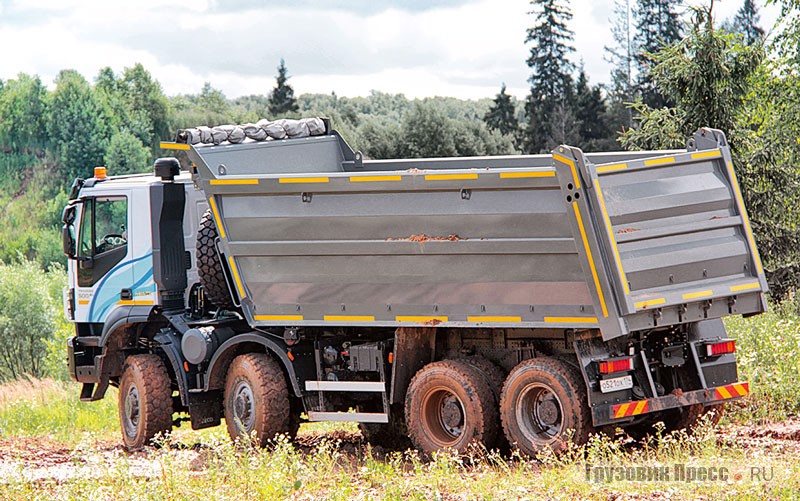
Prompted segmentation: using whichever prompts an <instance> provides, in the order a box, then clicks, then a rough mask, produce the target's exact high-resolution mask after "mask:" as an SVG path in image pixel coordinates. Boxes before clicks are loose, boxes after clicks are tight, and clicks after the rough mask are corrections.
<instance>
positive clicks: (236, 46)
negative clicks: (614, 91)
mask: <svg viewBox="0 0 800 501" xmlns="http://www.w3.org/2000/svg"><path fill="white" fill-rule="evenodd" d="M570 5H571V8H572V12H573V16H574V17H573V19H572V22H571V23H570V28H571V29H572V30H573V31H574V33H575V48H576V52H575V53H574V54H573V59H574V62H575V63H576V64H580V62H581V61H582V62H583V64H584V65H585V68H586V72H587V74H588V75H589V79H590V82H592V83H599V82H607V81H608V79H609V71H610V66H609V64H608V63H607V62H606V61H605V60H604V56H605V53H604V51H603V47H604V46H606V45H610V44H611V42H612V39H611V22H610V18H612V16H613V5H614V0H594V1H593V0H572V1H571V2H570ZM714 5H715V7H714V9H715V12H716V18H717V19H718V20H722V19H725V18H727V17H732V16H733V15H734V14H735V12H736V10H737V9H738V8H739V7H740V5H741V0H716V1H715V4H714ZM530 10H531V6H530V4H529V2H528V1H527V0H394V1H383V2H381V1H375V0H286V1H277V0H260V1H259V0H191V1H186V0H122V1H120V0H0V47H3V48H4V49H3V54H2V56H0V78H1V79H6V80H7V79H10V78H15V77H16V75H17V74H18V73H28V74H36V75H39V77H41V79H42V81H43V82H44V83H45V84H46V85H48V87H51V88H52V86H53V80H54V78H55V76H56V75H57V74H58V72H59V71H60V70H62V69H75V70H77V71H79V72H80V73H81V74H83V75H84V76H85V77H86V78H87V79H89V80H94V78H95V77H96V76H97V73H98V71H99V70H100V68H103V67H105V66H109V67H111V68H112V69H113V70H114V71H115V72H117V73H121V72H122V70H123V69H124V68H126V67H130V66H133V65H134V64H135V63H142V64H143V65H144V67H145V68H146V69H147V70H148V71H150V73H151V74H152V75H153V76H154V77H155V78H156V79H157V80H158V81H159V82H160V83H161V85H162V87H163V89H164V92H165V94H167V95H169V96H172V95H177V94H195V93H198V92H200V90H201V88H202V87H203V83H204V82H210V83H211V85H212V86H213V87H214V88H216V89H220V90H222V92H223V93H224V94H225V95H226V96H227V97H229V98H235V97H239V96H242V95H249V94H267V93H268V92H269V91H270V90H271V89H272V87H273V86H274V84H275V74H276V67H277V65H278V63H279V61H280V59H281V58H284V59H285V60H286V66H287V67H288V69H289V74H290V76H291V78H290V80H289V83H290V84H291V85H292V86H293V87H294V89H295V93H296V94H303V93H324V94H330V93H331V92H336V94H337V95H339V96H350V97H352V96H364V95H368V94H369V93H370V91H372V90H378V91H382V92H389V93H402V94H405V95H406V96H408V97H412V98H416V97H427V96H453V97H458V98H463V99H479V98H483V97H492V96H494V95H495V94H496V93H497V92H498V91H499V89H500V85H501V83H505V84H506V85H507V87H508V89H509V92H510V93H511V94H513V95H516V96H518V97H523V96H525V95H526V94H527V92H528V84H527V79H528V76H529V74H530V71H529V69H528V67H527V66H526V65H525V60H526V59H527V57H528V52H529V47H528V46H526V45H525V44H524V41H525V36H526V29H527V28H528V27H530V26H532V25H533V23H534V17H533V16H532V15H530V14H528V12H529V11H530ZM777 15H778V12H777V8H776V7H769V8H765V7H763V6H762V8H761V25H762V27H765V28H768V27H770V26H772V24H773V23H774V21H775V19H776V18H777Z"/></svg>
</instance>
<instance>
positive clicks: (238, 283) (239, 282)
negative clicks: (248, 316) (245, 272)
mask: <svg viewBox="0 0 800 501" xmlns="http://www.w3.org/2000/svg"><path fill="white" fill-rule="evenodd" d="M228 263H230V265H231V273H232V274H233V279H234V280H235V281H236V289H238V291H239V297H240V298H243V297H244V296H245V294H244V286H243V285H242V279H240V278H239V270H238V269H236V261H234V259H233V256H230V257H228Z"/></svg>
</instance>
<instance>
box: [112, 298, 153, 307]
mask: <svg viewBox="0 0 800 501" xmlns="http://www.w3.org/2000/svg"><path fill="white" fill-rule="evenodd" d="M117 304H118V305H120V306H150V305H152V304H155V302H154V301H153V300H152V299H123V300H122V301H117Z"/></svg>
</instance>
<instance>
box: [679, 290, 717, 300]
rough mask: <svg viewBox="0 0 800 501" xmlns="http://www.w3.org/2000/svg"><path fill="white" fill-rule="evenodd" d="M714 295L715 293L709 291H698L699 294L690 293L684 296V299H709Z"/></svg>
mask: <svg viewBox="0 0 800 501" xmlns="http://www.w3.org/2000/svg"><path fill="white" fill-rule="evenodd" d="M712 294H714V291H712V290H707V291H697V292H688V293H686V294H684V295H683V299H697V298H700V297H708V296H711V295H712Z"/></svg>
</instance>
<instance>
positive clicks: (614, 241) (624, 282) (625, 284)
mask: <svg viewBox="0 0 800 501" xmlns="http://www.w3.org/2000/svg"><path fill="white" fill-rule="evenodd" d="M594 184H595V186H596V187H597V198H598V199H599V200H600V209H601V210H602V211H603V219H605V221H606V228H608V236H609V237H610V238H611V249H612V250H613V251H614V260H615V261H616V262H617V268H619V274H620V278H621V279H622V286H623V287H624V288H625V294H630V293H631V288H630V287H629V286H628V279H627V277H626V276H625V270H623V269H622V259H621V258H620V257H619V249H618V248H617V239H616V238H614V230H613V229H612V227H611V218H610V217H609V216H608V210H607V209H606V201H605V200H604V199H603V190H602V189H600V182H599V181H597V180H595V182H594Z"/></svg>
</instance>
